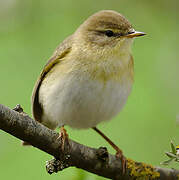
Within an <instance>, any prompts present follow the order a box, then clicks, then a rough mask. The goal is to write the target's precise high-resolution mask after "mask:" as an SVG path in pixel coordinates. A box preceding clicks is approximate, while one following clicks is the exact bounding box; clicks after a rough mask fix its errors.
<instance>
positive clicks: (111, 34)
mask: <svg viewBox="0 0 179 180" xmlns="http://www.w3.org/2000/svg"><path fill="white" fill-rule="evenodd" d="M105 35H106V36H108V37H112V36H114V32H113V31H111V30H106V31H105Z"/></svg>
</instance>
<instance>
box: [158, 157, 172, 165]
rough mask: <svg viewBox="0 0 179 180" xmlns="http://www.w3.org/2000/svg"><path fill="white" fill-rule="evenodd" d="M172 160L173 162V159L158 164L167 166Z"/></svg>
mask: <svg viewBox="0 0 179 180" xmlns="http://www.w3.org/2000/svg"><path fill="white" fill-rule="evenodd" d="M173 160H174V158H171V159H169V160H167V161H164V162H161V163H160V164H161V165H169V164H170V163H171V162H172V161H173Z"/></svg>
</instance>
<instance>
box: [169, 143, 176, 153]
mask: <svg viewBox="0 0 179 180" xmlns="http://www.w3.org/2000/svg"><path fill="white" fill-rule="evenodd" d="M170 145H171V149H172V153H173V154H176V152H177V151H176V147H175V145H174V143H173V141H171V142H170Z"/></svg>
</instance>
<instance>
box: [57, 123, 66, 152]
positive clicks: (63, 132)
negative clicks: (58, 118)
mask: <svg viewBox="0 0 179 180" xmlns="http://www.w3.org/2000/svg"><path fill="white" fill-rule="evenodd" d="M58 139H60V140H61V149H62V151H64V150H65V143H66V142H67V143H68V134H67V131H66V129H65V128H64V126H62V127H61V128H60V133H59V136H58Z"/></svg>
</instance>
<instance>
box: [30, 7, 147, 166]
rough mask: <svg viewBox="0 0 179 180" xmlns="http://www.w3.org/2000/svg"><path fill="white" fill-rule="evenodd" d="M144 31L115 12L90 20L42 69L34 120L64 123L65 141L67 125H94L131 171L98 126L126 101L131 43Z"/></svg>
mask: <svg viewBox="0 0 179 180" xmlns="http://www.w3.org/2000/svg"><path fill="white" fill-rule="evenodd" d="M143 35H145V33H143V32H138V31H135V30H134V28H133V27H132V25H131V23H130V22H129V21H128V20H127V19H126V18H125V17H124V16H123V15H122V14H120V13H118V12H116V11H113V10H101V11H99V12H97V13H95V14H93V15H91V16H90V17H89V18H87V20H86V21H84V22H83V23H82V24H81V25H80V26H79V28H78V29H77V30H76V31H75V32H74V33H73V34H72V35H70V36H69V37H67V38H66V39H65V40H64V41H63V42H62V43H61V44H60V45H59V46H58V47H57V48H56V50H55V51H54V53H53V55H52V56H51V58H50V59H49V61H48V62H47V63H46V65H45V66H44V68H43V70H42V71H41V74H40V76H39V78H38V79H37V82H36V84H35V86H34V89H33V93H32V114H33V117H34V119H35V120H37V121H39V122H40V123H42V124H43V125H45V126H46V127H48V128H50V129H52V130H54V129H56V128H57V127H60V128H61V129H60V135H59V136H60V138H61V139H62V140H63V142H65V141H66V140H68V134H67V132H66V130H65V127H64V126H70V127H72V128H74V129H89V128H92V129H94V130H95V131H96V132H97V133H99V134H100V135H101V136H102V137H103V138H104V139H105V140H106V141H107V142H108V143H109V144H110V145H111V146H112V147H113V148H114V149H115V150H116V157H120V158H121V161H122V165H123V169H125V164H126V160H125V157H124V155H123V153H122V150H121V149H120V148H119V147H118V146H117V145H116V144H115V143H114V142H112V140H110V139H109V138H108V137H107V136H106V135H105V134H104V133H103V132H102V131H100V130H99V129H98V128H97V125H98V124H99V123H101V122H105V121H109V120H111V119H112V118H113V117H115V116H116V115H118V114H119V112H120V111H121V109H122V108H123V106H124V105H125V103H126V101H127V99H128V96H129V94H130V92H131V90H132V85H133V82H134V62H133V57H132V55H131V45H132V43H133V39H134V38H135V37H138V36H143ZM63 144H64V143H63Z"/></svg>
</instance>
